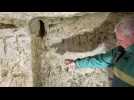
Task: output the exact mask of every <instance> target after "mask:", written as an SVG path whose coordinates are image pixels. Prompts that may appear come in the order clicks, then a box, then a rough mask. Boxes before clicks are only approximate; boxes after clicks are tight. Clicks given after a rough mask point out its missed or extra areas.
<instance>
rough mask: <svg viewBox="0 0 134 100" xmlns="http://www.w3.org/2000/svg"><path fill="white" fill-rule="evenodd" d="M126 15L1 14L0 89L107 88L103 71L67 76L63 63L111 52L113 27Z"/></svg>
mask: <svg viewBox="0 0 134 100" xmlns="http://www.w3.org/2000/svg"><path fill="white" fill-rule="evenodd" d="M127 15H133V13H127V12H124V13H109V12H0V86H1V87H3V86H7V87H8V86H9V87H11V86H15V87H16V86H18V87H24V86H50V87H51V86H56V87H57V86H74V87H75V86H109V81H108V79H107V78H108V77H107V76H108V75H109V73H108V71H107V70H106V69H102V70H98V69H80V70H79V69H77V70H75V71H74V72H68V71H67V69H66V66H65V65H64V59H66V58H72V59H76V58H78V57H79V58H81V57H86V56H93V55H95V54H99V53H104V52H105V51H107V50H109V49H111V48H113V47H115V46H116V45H115V43H116V41H115V35H114V32H113V30H114V26H115V24H116V23H117V22H118V21H119V20H120V19H121V18H122V17H123V16H127ZM40 21H42V25H44V26H42V25H41V23H40ZM41 27H42V28H41ZM43 27H44V29H43ZM40 29H41V30H40Z"/></svg>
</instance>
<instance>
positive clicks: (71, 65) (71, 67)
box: [64, 59, 75, 71]
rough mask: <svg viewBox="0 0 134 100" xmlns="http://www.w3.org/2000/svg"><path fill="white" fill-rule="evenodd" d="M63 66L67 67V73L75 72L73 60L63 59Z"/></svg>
mask: <svg viewBox="0 0 134 100" xmlns="http://www.w3.org/2000/svg"><path fill="white" fill-rule="evenodd" d="M64 63H65V65H67V68H68V71H74V70H75V63H74V60H73V59H65V62H64Z"/></svg>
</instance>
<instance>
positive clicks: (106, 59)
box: [74, 48, 117, 68]
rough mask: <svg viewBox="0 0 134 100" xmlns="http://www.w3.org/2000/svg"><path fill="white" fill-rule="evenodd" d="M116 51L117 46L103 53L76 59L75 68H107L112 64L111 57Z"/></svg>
mask: <svg viewBox="0 0 134 100" xmlns="http://www.w3.org/2000/svg"><path fill="white" fill-rule="evenodd" d="M116 52H117V48H114V49H112V50H110V51H109V52H107V53H105V54H99V55H95V56H93V57H86V58H80V59H76V60H75V61H74V62H75V64H76V68H107V67H110V66H111V65H112V64H113V58H114V57H115V55H116Z"/></svg>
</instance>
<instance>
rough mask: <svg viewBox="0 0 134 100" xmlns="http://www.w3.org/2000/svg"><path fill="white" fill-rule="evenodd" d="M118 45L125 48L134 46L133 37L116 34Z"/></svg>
mask: <svg viewBox="0 0 134 100" xmlns="http://www.w3.org/2000/svg"><path fill="white" fill-rule="evenodd" d="M116 38H117V43H118V45H121V46H122V47H124V48H127V47H129V46H130V45H132V44H134V38H133V37H127V36H125V35H124V34H123V33H116Z"/></svg>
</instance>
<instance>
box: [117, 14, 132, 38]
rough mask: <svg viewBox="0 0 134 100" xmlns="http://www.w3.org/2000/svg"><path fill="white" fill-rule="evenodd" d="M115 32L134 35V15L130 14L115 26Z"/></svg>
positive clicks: (129, 35)
mask: <svg viewBox="0 0 134 100" xmlns="http://www.w3.org/2000/svg"><path fill="white" fill-rule="evenodd" d="M115 32H116V33H118V32H121V33H123V34H124V35H126V36H128V37H131V36H134V16H128V17H125V18H123V19H122V20H121V21H120V22H119V23H118V24H117V25H116V26H115Z"/></svg>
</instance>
